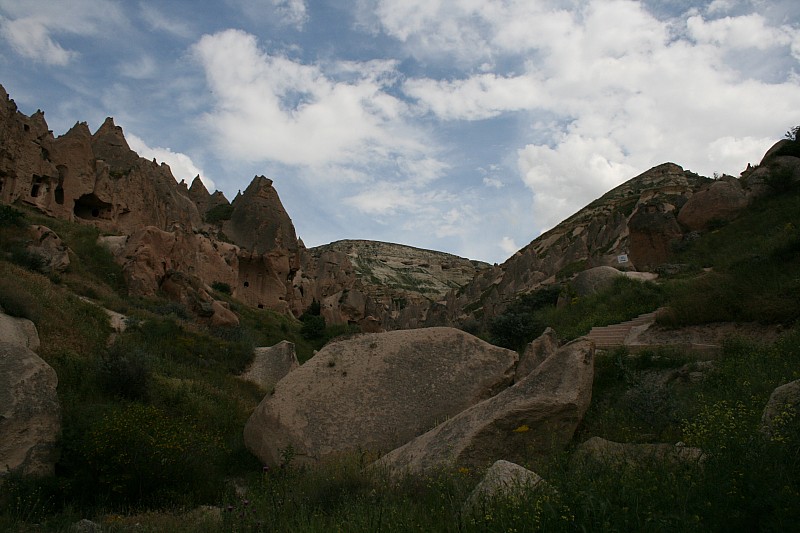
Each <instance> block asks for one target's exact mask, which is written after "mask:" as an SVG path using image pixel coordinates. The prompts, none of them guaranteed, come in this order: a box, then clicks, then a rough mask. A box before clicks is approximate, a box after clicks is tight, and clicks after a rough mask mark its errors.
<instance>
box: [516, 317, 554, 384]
mask: <svg viewBox="0 0 800 533" xmlns="http://www.w3.org/2000/svg"><path fill="white" fill-rule="evenodd" d="M558 345H559V340H558V335H556V332H555V330H554V329H553V328H547V329H545V330H544V333H542V334H541V335H540V336H539V337H538V338H536V339H534V340H532V341H531V342H530V343H529V344H528V346H526V347H525V352H523V354H522V357H520V358H519V364H517V371H516V372H515V373H514V383H517V382H519V381H521V380H522V379H523V378H524V377H525V376H527V375H528V374H530V373H531V372H533V371H534V370H535V369H536V367H538V366H539V365H540V364H542V363H543V362H544V361H545V360H546V359H547V358H548V357H550V356H551V355H553V354H554V353H556V352H557V351H558Z"/></svg>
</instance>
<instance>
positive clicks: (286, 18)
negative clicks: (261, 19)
mask: <svg viewBox="0 0 800 533" xmlns="http://www.w3.org/2000/svg"><path fill="white" fill-rule="evenodd" d="M272 5H273V6H275V11H276V12H277V13H278V16H279V17H281V19H282V20H283V23H284V24H286V25H288V26H296V27H297V28H298V29H299V28H301V27H302V26H303V25H304V24H305V23H306V21H307V20H308V14H307V13H306V3H305V1H304V0H272Z"/></svg>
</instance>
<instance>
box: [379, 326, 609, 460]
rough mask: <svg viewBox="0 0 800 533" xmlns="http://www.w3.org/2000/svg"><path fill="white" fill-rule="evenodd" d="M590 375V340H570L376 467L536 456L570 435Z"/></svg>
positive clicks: (585, 404)
mask: <svg viewBox="0 0 800 533" xmlns="http://www.w3.org/2000/svg"><path fill="white" fill-rule="evenodd" d="M593 376H594V344H593V343H592V342H591V341H588V340H586V339H578V340H576V341H573V342H571V343H569V344H566V345H564V346H562V347H561V348H559V350H558V351H557V352H556V353H555V354H554V355H552V356H550V357H549V358H547V359H546V360H545V361H544V362H543V363H542V364H541V365H539V366H538V367H537V368H536V370H534V371H533V372H532V373H531V374H529V375H528V376H527V377H525V378H524V379H523V380H522V381H520V382H519V383H516V384H515V385H513V386H512V387H509V388H508V389H506V390H504V391H502V392H500V393H499V394H497V395H496V396H493V397H491V398H489V399H488V400H484V401H483V402H481V403H479V404H477V405H475V406H473V407H471V408H469V409H466V410H464V411H462V412H461V413H459V414H458V415H456V416H454V417H452V418H449V419H447V420H446V421H444V422H442V423H441V424H439V425H438V426H436V427H435V428H433V429H432V430H430V431H428V432H427V433H425V434H424V435H421V436H419V437H417V438H416V439H414V440H412V441H411V442H409V443H408V444H405V445H404V446H401V447H400V448H397V449H395V450H393V451H391V452H389V453H388V454H386V455H385V456H384V457H382V458H381V459H380V460H379V462H378V465H379V466H380V467H382V468H386V469H388V471H389V472H391V473H396V474H402V473H410V474H421V473H424V472H427V471H432V470H438V469H442V468H453V467H469V468H473V467H477V468H480V467H485V466H486V465H488V464H491V463H492V462H494V461H497V460H499V459H505V460H507V461H512V462H516V463H521V462H526V463H528V462H531V461H536V460H538V459H541V458H542V457H543V456H546V455H547V454H548V453H551V452H552V451H554V450H557V449H560V448H562V447H563V446H565V445H566V444H567V443H568V442H569V441H570V439H572V435H573V434H574V432H575V429H576V428H577V426H578V424H579V423H580V422H581V420H582V419H583V415H584V413H585V412H586V409H587V408H588V407H589V402H590V400H591V396H592V379H593Z"/></svg>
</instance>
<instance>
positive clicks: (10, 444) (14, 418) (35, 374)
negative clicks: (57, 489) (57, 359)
mask: <svg viewBox="0 0 800 533" xmlns="http://www.w3.org/2000/svg"><path fill="white" fill-rule="evenodd" d="M57 384H58V378H57V377H56V373H55V371H54V370H53V369H52V368H51V367H50V366H49V365H48V364H47V363H45V362H44V361H43V360H42V359H41V358H40V357H39V356H38V355H36V354H35V353H33V352H32V351H31V350H29V349H28V348H26V347H24V346H21V345H18V344H11V343H9V342H4V341H0V480H1V479H2V476H4V475H5V474H7V473H8V472H14V473H19V474H21V475H26V476H46V475H52V474H53V471H54V466H55V462H56V459H57V449H56V440H57V439H58V435H59V432H60V430H61V409H60V405H59V403H58V396H57V394H56V386H57Z"/></svg>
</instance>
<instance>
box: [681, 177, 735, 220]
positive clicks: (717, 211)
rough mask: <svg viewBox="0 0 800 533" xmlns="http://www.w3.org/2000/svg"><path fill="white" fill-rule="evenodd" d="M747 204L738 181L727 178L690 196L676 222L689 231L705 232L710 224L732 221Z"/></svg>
mask: <svg viewBox="0 0 800 533" xmlns="http://www.w3.org/2000/svg"><path fill="white" fill-rule="evenodd" d="M748 203H749V202H748V200H747V195H746V194H745V192H744V190H743V189H742V186H741V184H740V183H739V180H737V179H735V178H731V177H727V178H726V179H720V180H717V181H715V182H714V183H712V184H711V185H709V186H708V187H705V188H703V189H701V190H700V191H698V192H696V193H695V194H694V195H692V197H691V198H689V200H688V201H687V202H686V204H685V205H684V206H683V207H682V208H681V210H680V212H679V213H678V222H680V223H681V224H682V225H683V226H684V227H686V228H688V229H689V230H690V231H691V230H695V231H699V230H705V229H707V228H708V225H709V224H710V223H712V222H715V221H720V222H725V221H729V220H732V219H734V218H735V217H736V216H737V215H738V214H739V213H740V212H741V211H742V210H743V209H744V208H745V207H747V204H748Z"/></svg>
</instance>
